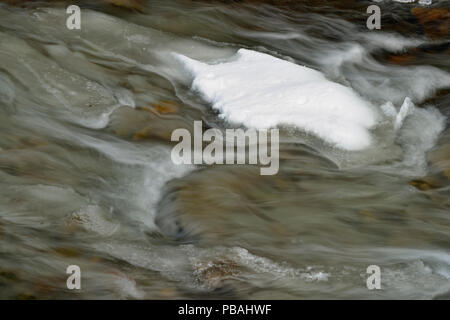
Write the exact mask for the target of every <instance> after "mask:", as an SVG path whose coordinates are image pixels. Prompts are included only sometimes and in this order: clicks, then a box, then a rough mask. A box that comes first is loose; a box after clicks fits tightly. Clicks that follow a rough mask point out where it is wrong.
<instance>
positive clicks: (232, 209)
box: [0, 0, 450, 299]
mask: <svg viewBox="0 0 450 320" xmlns="http://www.w3.org/2000/svg"><path fill="white" fill-rule="evenodd" d="M12 2H14V1H10V2H9V4H6V3H1V4H0V106H1V108H0V135H1V138H2V139H1V140H0V298H3V299H10V298H38V299H56V298H68V299H93V298H99V299H105V298H111V299H121V298H131V299H161V298H163V299H164V298H241V299H298V298H302V299H309V298H315V299H317V298H358V299H360V298H363V299H379V298H389V299H396V298H414V299H424V298H425V299H430V298H443V297H444V298H445V297H447V298H448V297H449V290H450V280H449V279H450V278H449V277H450V253H449V248H450V237H449V231H450V228H449V227H450V223H449V222H450V220H449V206H450V201H449V183H448V179H449V177H450V132H449V131H448V129H447V127H448V120H447V119H448V116H449V115H450V95H449V91H448V90H449V88H450V73H449V72H450V71H449V69H450V59H449V58H450V55H449V53H450V52H449V29H450V27H449V18H448V14H449V13H448V12H449V11H448V10H449V7H450V2H449V1H434V3H433V5H431V6H422V5H419V4H418V3H413V4H404V3H397V2H393V1H384V2H381V3H377V4H378V5H379V6H380V7H381V13H382V28H381V30H375V31H370V30H368V29H367V28H366V19H367V16H368V14H367V13H366V8H367V6H368V5H370V4H373V2H370V1H339V2H338V1H306V2H303V1H302V2H301V3H298V2H296V1H280V2H278V1H240V2H233V3H229V2H225V1H223V2H221V1H175V0H171V1H144V2H134V6H135V7H136V8H137V9H127V8H124V7H117V6H110V5H108V4H106V1H105V2H100V1H99V2H96V1H90V2H88V1H85V2H74V3H77V4H79V5H80V6H81V8H82V12H81V15H82V22H81V30H79V31H78V30H68V29H67V28H66V18H67V16H68V15H67V14H66V12H65V8H66V7H67V6H68V5H69V4H71V3H68V2H63V1H61V2H53V1H52V2H34V1H33V2H26V1H22V2H20V3H14V4H11V3H12ZM414 8H425V9H427V10H431V9H433V8H434V9H436V8H437V9H438V10H443V11H428V12H425V13H424V12H422V11H421V9H419V10H417V9H414ZM445 10H447V11H445ZM430 12H431V13H430ZM442 12H444V13H442ZM445 12H446V14H447V16H445ZM429 16H431V17H432V20H431V22H430V21H429V20H427V19H428V18H427V17H429ZM446 17H447V18H446ZM239 48H247V49H251V50H255V51H259V52H263V53H268V54H270V55H273V56H276V57H278V58H282V59H285V60H288V61H291V62H293V63H297V64H300V65H305V66H308V67H310V68H314V69H316V70H320V71H321V72H323V73H324V74H325V75H326V77H327V78H328V79H330V80H332V81H335V82H338V83H341V84H344V85H346V86H348V87H351V88H352V89H353V90H354V91H355V92H357V93H358V94H359V95H360V96H362V97H364V98H365V99H367V100H368V101H370V102H371V103H373V104H374V105H376V106H380V105H382V104H384V103H386V102H389V101H390V102H392V104H393V105H394V106H395V107H396V108H397V109H398V108H399V107H400V105H401V104H402V102H403V100H404V99H405V97H410V98H411V100H412V101H413V102H414V104H415V105H416V107H415V111H414V112H413V113H412V114H411V115H409V116H408V117H407V118H406V119H405V121H404V123H403V125H402V127H401V128H400V130H399V131H397V132H394V130H393V129H392V123H388V122H386V123H382V124H381V125H380V126H378V127H377V128H375V129H374V130H373V135H374V136H375V137H376V143H375V144H374V145H373V146H372V147H371V148H369V149H367V150H364V151H359V152H344V151H342V150H339V149H336V148H333V147H330V146H327V145H326V144H324V143H323V141H320V140H319V139H316V138H314V137H311V136H310V135H308V134H305V133H303V132H301V130H296V129H295V128H281V131H280V134H281V136H280V171H279V173H278V174H277V175H274V176H261V175H260V174H259V168H258V167H256V166H250V165H249V166H247V165H227V166H220V165H216V166H194V165H192V166H188V165H184V166H177V165H174V164H173V163H172V162H171V160H170V152H171V147H172V146H173V144H172V143H171V142H170V135H171V133H172V131H173V130H174V129H176V128H187V129H189V130H192V126H193V121H194V120H203V121H204V123H206V124H207V125H208V126H210V127H216V128H220V129H224V128H226V127H227V126H228V124H227V123H226V121H223V120H222V119H220V118H219V117H218V115H217V113H216V112H215V111H213V110H212V109H211V106H210V105H209V104H208V103H206V102H205V101H203V100H202V99H201V97H199V95H198V94H196V93H195V92H193V91H192V90H190V83H189V80H188V78H187V77H186V75H185V73H184V72H183V70H181V69H180V68H179V65H177V64H176V63H175V62H174V59H173V57H172V56H171V53H179V54H183V55H187V56H189V57H191V58H194V59H197V60H201V61H213V60H217V59H228V58H230V57H232V56H233V54H234V53H235V52H236V51H237V50H238V49H239ZM257 76H258V75H255V77H257ZM274 76H277V75H274ZM73 264H75V265H78V266H80V268H81V272H82V289H81V290H79V291H70V290H68V289H67V288H66V279H67V276H68V275H67V274H66V268H67V266H68V265H73ZM369 265H378V266H380V268H381V271H382V278H381V287H382V289H381V290H372V291H371V290H368V289H367V287H366V278H367V276H368V274H367V273H366V268H367V267H368V266H369Z"/></svg>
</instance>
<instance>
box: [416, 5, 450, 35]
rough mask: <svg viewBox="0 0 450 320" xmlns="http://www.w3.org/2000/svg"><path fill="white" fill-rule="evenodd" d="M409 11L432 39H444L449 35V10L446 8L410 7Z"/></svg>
mask: <svg viewBox="0 0 450 320" xmlns="http://www.w3.org/2000/svg"><path fill="white" fill-rule="evenodd" d="M411 13H412V14H413V15H414V16H415V17H416V18H417V20H418V21H419V23H420V24H421V25H422V27H423V29H424V31H425V34H426V35H427V36H429V37H430V38H432V39H446V38H448V37H449V35H450V10H449V9H446V8H422V7H417V8H412V9H411Z"/></svg>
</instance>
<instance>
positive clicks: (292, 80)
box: [176, 49, 379, 150]
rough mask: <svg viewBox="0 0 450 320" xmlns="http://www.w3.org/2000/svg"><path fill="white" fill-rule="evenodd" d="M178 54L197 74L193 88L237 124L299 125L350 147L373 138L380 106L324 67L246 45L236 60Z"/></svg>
mask: <svg viewBox="0 0 450 320" xmlns="http://www.w3.org/2000/svg"><path fill="white" fill-rule="evenodd" d="M176 57H177V58H178V60H179V61H180V62H181V63H182V64H183V66H184V67H185V69H186V70H188V71H189V72H190V73H191V74H192V77H193V82H192V88H193V89H194V90H196V91H198V92H199V93H200V94H201V95H202V96H203V98H204V99H205V100H207V101H208V102H210V103H211V104H212V107H213V108H214V109H215V110H217V111H219V112H220V116H221V117H222V118H223V119H225V120H227V121H229V122H231V123H233V124H239V125H245V126H246V127H250V128H257V129H266V128H271V127H276V126H279V125H288V126H294V127H297V128H299V129H301V130H304V131H306V132H307V133H311V134H314V135H316V136H318V137H320V138H322V139H323V140H325V141H326V142H328V143H329V144H331V145H334V146H336V147H339V148H342V149H346V150H361V149H364V148H367V147H369V146H370V145H371V143H372V136H371V133H370V129H371V128H372V127H374V126H375V125H376V123H377V122H378V120H379V114H378V112H377V111H376V109H375V108H374V107H373V106H372V105H371V103H370V102H368V101H366V100H364V99H362V98H361V97H360V96H358V94H356V93H355V92H354V91H353V90H352V89H350V88H348V87H345V86H343V85H341V84H338V83H335V82H332V81H330V80H328V79H326V78H325V76H324V75H323V74H322V73H321V72H319V71H316V70H313V69H311V68H307V67H303V66H300V65H297V64H294V63H292V62H288V61H285V60H281V59H278V58H276V57H273V56H271V55H268V54H263V53H260V52H256V51H252V50H246V49H240V50H239V51H238V52H237V54H236V56H235V57H234V60H232V61H229V62H224V63H217V64H213V65H209V64H206V63H202V62H199V61H196V60H193V59H191V58H188V57H186V56H183V55H179V54H176Z"/></svg>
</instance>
